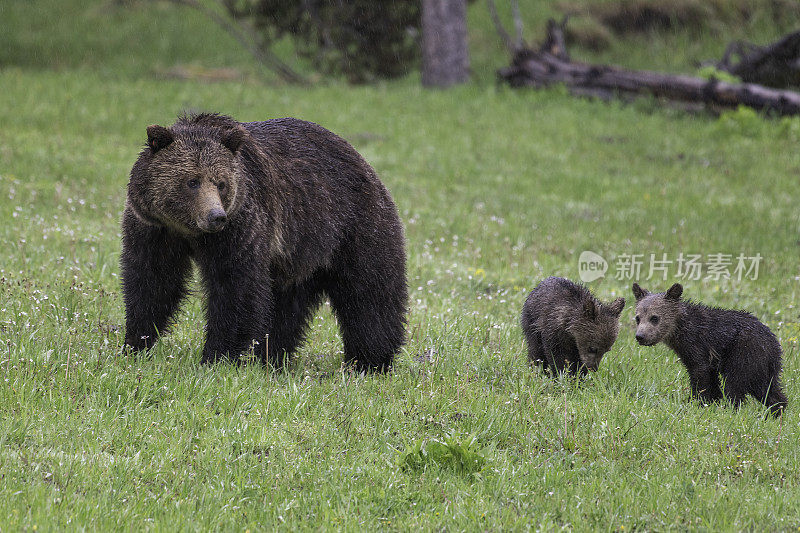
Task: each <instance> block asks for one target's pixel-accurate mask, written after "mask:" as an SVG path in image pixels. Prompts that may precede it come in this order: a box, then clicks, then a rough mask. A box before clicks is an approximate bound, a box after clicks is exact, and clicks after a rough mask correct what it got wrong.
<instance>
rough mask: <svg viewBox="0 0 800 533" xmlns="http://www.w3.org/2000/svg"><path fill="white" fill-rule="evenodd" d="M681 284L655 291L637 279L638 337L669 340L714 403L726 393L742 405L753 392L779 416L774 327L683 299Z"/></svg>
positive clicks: (695, 387) (698, 389)
mask: <svg viewBox="0 0 800 533" xmlns="http://www.w3.org/2000/svg"><path fill="white" fill-rule="evenodd" d="M682 294H683V287H682V286H681V285H680V284H679V283H676V284H674V285H673V286H672V287H670V288H669V290H667V292H661V293H650V292H648V291H647V290H645V289H643V288H641V287H640V286H639V285H638V284H636V283H634V284H633V295H634V296H635V297H636V324H637V326H636V341H637V342H638V343H639V344H641V345H642V346H653V345H655V344H658V343H659V342H663V343H664V344H666V345H667V346H668V347H669V348H671V349H672V350H673V351H674V352H675V353H677V354H678V357H679V358H680V360H681V362H682V363H683V364H684V366H685V367H686V370H688V372H689V383H690V386H691V391H692V396H693V397H696V398H699V399H700V400H702V401H704V402H707V403H711V402H715V401H717V400H720V399H722V397H723V394H722V390H721V389H720V381H719V376H720V375H722V377H723V378H724V379H725V384H724V392H725V396H726V397H727V398H728V399H729V400H730V401H732V402H733V404H734V405H735V406H736V407H738V406H739V405H740V404H741V403H742V401H743V400H744V398H745V396H746V395H747V394H751V395H752V396H754V397H755V398H756V399H757V400H758V401H760V402H762V403H764V405H766V406H767V407H769V408H770V411H771V412H772V414H773V415H775V416H779V415H780V414H781V413H782V412H783V409H784V408H785V407H786V403H787V402H786V396H784V394H783V391H782V390H781V384H780V373H781V345H780V343H779V342H778V339H777V338H776V337H775V335H774V334H773V333H772V331H770V329H769V328H768V327H767V326H765V325H764V324H762V323H761V322H760V321H759V320H758V319H757V318H756V317H754V316H753V315H751V314H750V313H748V312H746V311H735V310H730V309H719V308H716V307H707V306H705V305H702V304H698V303H694V302H690V301H687V300H682V299H681V295H682Z"/></svg>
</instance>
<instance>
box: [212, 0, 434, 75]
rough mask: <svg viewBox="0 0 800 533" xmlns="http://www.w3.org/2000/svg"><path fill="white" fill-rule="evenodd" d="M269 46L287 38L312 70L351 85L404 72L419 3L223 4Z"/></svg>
mask: <svg viewBox="0 0 800 533" xmlns="http://www.w3.org/2000/svg"><path fill="white" fill-rule="evenodd" d="M224 3H225V7H226V8H227V10H228V12H229V13H230V14H231V15H232V16H233V17H234V18H237V19H246V20H249V21H250V22H252V24H253V25H254V27H255V28H256V30H257V31H258V33H259V36H260V37H261V38H262V39H263V40H264V42H263V43H262V44H265V45H269V44H270V43H272V42H274V41H275V40H276V39H280V38H282V37H283V36H286V35H288V36H290V37H291V39H292V41H293V42H294V44H295V47H296V48H297V50H298V51H299V52H300V54H301V55H303V56H305V57H307V58H309V59H311V61H312V62H313V64H314V66H315V68H317V69H319V70H320V71H322V72H325V73H330V74H343V75H345V76H346V77H347V78H348V80H350V81H351V82H354V83H363V82H368V81H373V80H375V79H376V78H394V77H397V76H402V75H404V74H406V73H407V72H408V70H409V68H410V67H411V66H412V65H413V64H414V61H415V60H416V58H417V43H416V41H417V35H418V33H419V32H418V29H419V24H420V6H419V2H417V1H414V0H397V1H395V2H391V3H384V2H374V1H372V0H342V1H340V2H329V1H326V0H305V1H302V2H298V1H297V0H224Z"/></svg>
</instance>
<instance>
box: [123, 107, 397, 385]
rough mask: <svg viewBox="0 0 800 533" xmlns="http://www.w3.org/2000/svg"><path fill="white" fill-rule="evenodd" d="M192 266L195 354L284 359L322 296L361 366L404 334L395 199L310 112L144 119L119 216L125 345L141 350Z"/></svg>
mask: <svg viewBox="0 0 800 533" xmlns="http://www.w3.org/2000/svg"><path fill="white" fill-rule="evenodd" d="M192 263H194V264H196V265H197V267H198V269H199V272H200V274H201V277H202V282H203V286H204V289H205V293H206V298H207V305H206V342H205V348H204V349H203V356H202V361H203V362H205V363H208V362H212V361H216V360H217V359H219V358H228V359H231V360H237V359H238V357H239V355H240V354H243V353H246V352H248V351H249V350H251V349H253V350H254V351H255V354H256V355H257V356H259V357H260V358H261V360H263V361H269V362H270V363H272V364H274V365H281V364H282V363H283V361H284V358H285V356H287V355H289V354H291V353H292V352H293V351H294V350H295V349H296V348H297V347H298V345H299V344H300V343H301V342H302V340H303V337H304V333H305V330H306V326H307V323H308V321H309V318H310V317H311V316H312V315H313V313H314V310H315V309H316V308H317V306H318V305H319V304H320V302H321V301H322V298H323V295H327V296H328V298H329V299H330V303H331V306H332V308H333V310H334V312H335V314H336V317H337V319H338V323H339V327H340V330H341V333H342V339H343V343H344V352H345V360H346V361H347V362H348V363H352V364H353V365H355V366H356V367H357V368H358V369H363V370H372V369H375V370H386V369H388V368H389V367H390V365H391V363H392V360H393V358H394V356H395V354H396V353H397V352H398V350H399V349H400V347H401V346H402V344H403V342H404V340H405V323H406V312H407V309H406V307H407V300H408V289H407V286H406V271H405V265H406V255H405V243H404V237H403V227H402V224H401V223H400V219H399V217H398V214H397V209H396V208H395V205H394V203H393V202H392V198H391V196H390V195H389V193H388V191H387V190H386V188H385V187H384V186H383V184H382V183H381V182H380V180H379V179H378V177H377V176H376V174H375V172H374V171H373V169H372V168H371V167H370V166H369V164H368V163H367V162H366V161H364V159H363V158H362V157H361V156H360V155H359V154H358V152H356V151H355V150H354V149H353V147H352V146H350V145H349V144H348V143H347V142H346V141H344V140H343V139H341V138H339V137H338V136H336V135H334V134H333V133H331V132H330V131H328V130H326V129H324V128H322V127H320V126H318V125H316V124H313V123H311V122H304V121H301V120H296V119H292V118H285V119H276V120H268V121H265V122H248V123H240V122H237V121H235V120H234V119H232V118H230V117H226V116H222V115H216V114H200V115H193V116H188V117H181V118H179V119H178V120H177V122H175V124H173V125H172V126H171V127H169V128H164V127H161V126H150V127H148V128H147V146H146V147H145V148H144V149H143V150H142V152H141V153H140V155H139V158H138V160H137V161H136V163H135V164H134V166H133V169H132V170H131V175H130V182H129V184H128V197H127V202H126V206H125V211H124V213H123V216H122V255H121V270H122V288H123V292H124V298H125V314H126V317H125V319H126V320H125V321H126V334H125V343H126V344H127V345H129V346H130V347H132V348H133V349H135V350H142V349H147V348H149V347H150V346H152V345H153V343H154V342H155V340H156V338H157V336H158V335H159V334H160V333H163V332H164V331H165V329H166V328H167V327H168V326H169V324H170V322H171V320H172V317H173V316H174V314H175V312H176V311H177V309H178V307H179V305H180V303H181V301H182V300H183V298H184V297H185V296H186V294H187V281H188V279H189V278H190V275H191V271H192Z"/></svg>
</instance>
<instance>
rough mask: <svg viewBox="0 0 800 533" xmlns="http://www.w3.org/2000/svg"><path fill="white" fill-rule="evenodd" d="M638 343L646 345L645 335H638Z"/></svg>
mask: <svg viewBox="0 0 800 533" xmlns="http://www.w3.org/2000/svg"><path fill="white" fill-rule="evenodd" d="M636 342H638V343H639V344H644V335H640V334H638V333H637V334H636Z"/></svg>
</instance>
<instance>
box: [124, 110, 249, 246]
mask: <svg viewBox="0 0 800 533" xmlns="http://www.w3.org/2000/svg"><path fill="white" fill-rule="evenodd" d="M248 135H249V134H248V133H247V131H246V130H245V129H244V128H242V127H241V126H239V125H234V126H232V127H218V126H208V125H203V124H198V123H195V122H191V121H178V122H177V123H176V124H175V125H173V126H172V127H170V128H165V127H163V126H155V125H154V126H149V127H148V128H147V148H145V149H144V150H143V151H142V153H141V155H140V156H139V160H138V161H137V162H136V165H134V167H133V170H132V171H131V180H130V183H129V185H128V201H129V204H130V205H131V207H132V208H133V210H134V212H135V213H136V214H137V215H138V216H139V217H140V218H142V219H144V220H147V221H150V222H152V223H156V224H159V225H163V226H167V227H169V228H170V229H172V230H174V231H176V232H178V233H181V234H183V235H187V236H197V235H200V234H202V233H214V232H218V231H221V230H222V229H224V228H225V225H226V223H227V222H228V218H229V217H230V216H231V215H232V214H233V212H234V211H235V209H236V206H237V193H238V192H239V189H240V185H241V184H240V180H239V175H240V173H239V168H240V164H241V163H240V157H239V152H240V149H241V148H242V145H243V143H244V142H245V140H246V139H247V138H248Z"/></svg>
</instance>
